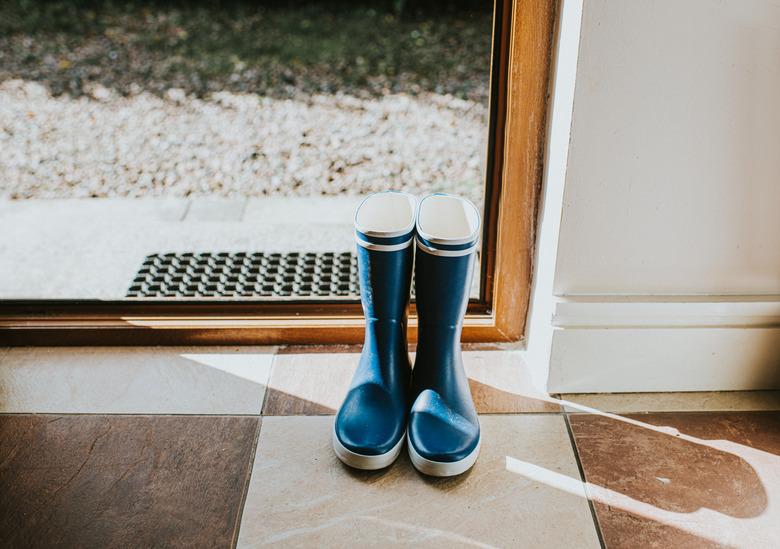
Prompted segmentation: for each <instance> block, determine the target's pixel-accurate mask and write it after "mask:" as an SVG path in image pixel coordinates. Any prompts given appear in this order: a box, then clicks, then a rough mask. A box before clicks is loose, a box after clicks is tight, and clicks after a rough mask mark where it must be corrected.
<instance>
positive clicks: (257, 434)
mask: <svg viewBox="0 0 780 549" xmlns="http://www.w3.org/2000/svg"><path fill="white" fill-rule="evenodd" d="M253 417H257V429H256V430H255V436H254V440H253V441H252V450H251V452H252V453H251V454H250V456H249V465H248V466H247V475H246V480H245V481H244V489H243V490H242V492H241V502H240V503H239V505H238V513H237V514H236V522H235V523H234V524H233V538H232V540H231V542H230V547H232V548H233V549H235V548H236V547H237V546H238V536H239V534H240V533H241V523H242V522H243V520H242V519H243V518H244V507H245V506H246V500H247V499H248V498H249V489H250V487H251V485H252V473H253V472H254V469H255V457H256V456H257V445H258V444H259V443H260V431H261V430H262V429H263V418H262V417H260V416H253Z"/></svg>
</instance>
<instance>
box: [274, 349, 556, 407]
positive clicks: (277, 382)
mask: <svg viewBox="0 0 780 549" xmlns="http://www.w3.org/2000/svg"><path fill="white" fill-rule="evenodd" d="M410 356H411V358H412V360H414V354H411V355H410ZM358 360H359V354H358V353H340V352H339V353H327V352H314V353H307V354H279V355H277V356H276V358H275V359H274V366H273V370H272V373H271V380H270V384H269V390H268V396H267V398H266V402H265V406H264V407H263V414H264V415H278V416H285V415H327V414H335V413H336V410H338V408H339V406H340V405H341V402H342V400H343V399H344V396H345V395H346V393H347V390H348V389H349V383H350V381H351V379H352V375H353V373H354V371H355V368H357V364H358ZM463 362H464V365H465V368H466V374H467V375H468V376H469V384H470V386H471V393H472V396H473V398H474V404H475V405H476V407H477V411H478V412H479V413H481V414H495V413H520V412H558V411H560V406H558V404H557V403H555V402H554V401H552V399H550V398H549V397H547V396H545V395H544V394H542V393H541V392H539V391H537V390H536V389H535V388H534V387H533V385H532V383H531V381H530V379H529V376H528V373H527V371H526V370H525V368H524V364H523V362H522V360H521V358H520V357H519V355H518V354H517V353H514V352H511V351H467V352H464V353H463Z"/></svg>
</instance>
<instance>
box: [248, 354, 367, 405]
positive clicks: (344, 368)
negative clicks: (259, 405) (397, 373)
mask: <svg viewBox="0 0 780 549" xmlns="http://www.w3.org/2000/svg"><path fill="white" fill-rule="evenodd" d="M359 358H360V355H359V354H356V353H314V354H305V355H302V354H298V355H296V354H281V355H276V357H274V364H273V368H272V370H271V379H270V381H269V384H268V395H267V396H266V399H265V404H264V406H263V415H267V416H293V415H304V416H307V415H312V416H313V415H329V414H335V413H336V410H338V408H339V406H341V401H342V400H343V399H344V395H346V393H347V389H349V383H350V381H351V380H352V374H353V373H354V372H355V368H357V364H358V359H359Z"/></svg>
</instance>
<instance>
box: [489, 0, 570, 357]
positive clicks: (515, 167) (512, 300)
mask: <svg viewBox="0 0 780 549" xmlns="http://www.w3.org/2000/svg"><path fill="white" fill-rule="evenodd" d="M556 8H557V2H556V1H554V0H515V2H514V3H513V6H512V31H511V37H510V44H509V48H508V52H509V60H508V63H506V65H505V66H506V67H507V72H508V74H507V82H508V84H507V90H506V115H505V117H504V120H505V124H506V128H505V130H504V143H503V146H502V147H500V150H501V151H503V158H502V166H503V169H502V171H501V179H502V184H501V185H500V187H501V196H500V199H499V217H498V224H497V229H496V230H497V234H496V239H495V241H496V242H497V251H496V258H495V266H494V268H493V270H492V272H493V276H494V282H493V286H494V290H493V304H494V308H493V314H494V316H495V329H496V332H497V333H498V334H499V335H500V337H501V339H502V340H505V341H513V340H517V339H520V338H522V336H523V334H524V331H525V322H526V317H527V313H528V305H529V300H530V295H531V276H532V273H533V252H534V243H535V240H536V212H537V208H538V200H539V191H540V190H541V186H542V176H543V173H544V172H543V162H544V152H545V143H546V139H545V138H546V129H547V100H548V96H549V82H550V68H551V60H552V47H553V35H554V32H555V21H556V12H557V10H556ZM496 150H499V149H496Z"/></svg>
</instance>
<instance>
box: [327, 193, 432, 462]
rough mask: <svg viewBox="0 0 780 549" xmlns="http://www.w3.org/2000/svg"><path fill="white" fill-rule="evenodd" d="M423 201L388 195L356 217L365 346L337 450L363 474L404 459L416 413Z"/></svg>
mask: <svg viewBox="0 0 780 549" xmlns="http://www.w3.org/2000/svg"><path fill="white" fill-rule="evenodd" d="M416 209H417V199H416V198H415V197H414V196H412V195H410V194H406V193H398V192H383V193H377V194H373V195H371V196H369V197H368V198H366V199H365V200H364V201H363V203H362V204H361V205H360V206H359V207H358V210H357V213H356V214H355V237H356V238H357V244H358V246H357V254H358V270H359V274H360V298H361V301H362V303H363V313H364V314H365V317H366V332H365V341H364V343H363V351H362V353H361V354H360V362H359V364H358V368H357V371H356V372H355V375H354V377H353V378H352V384H351V385H350V388H349V392H348V393H347V396H346V398H345V399H344V403H343V404H342V405H341V408H340V409H339V411H338V414H337V415H336V424H335V428H334V431H333V448H334V450H335V451H336V455H337V456H338V458H339V459H340V460H341V461H343V462H344V463H345V464H347V465H349V466H351V467H355V468H357V469H367V470H373V469H381V468H383V467H387V466H388V465H390V464H391V463H393V461H395V459H396V458H397V457H398V454H400V452H401V449H402V447H403V443H404V436H405V433H406V420H407V416H408V411H409V386H410V377H411V367H410V364H409V353H408V348H407V342H406V325H407V320H406V319H407V310H408V307H409V286H410V284H411V277H412V264H413V260H414V226H415V216H416Z"/></svg>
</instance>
